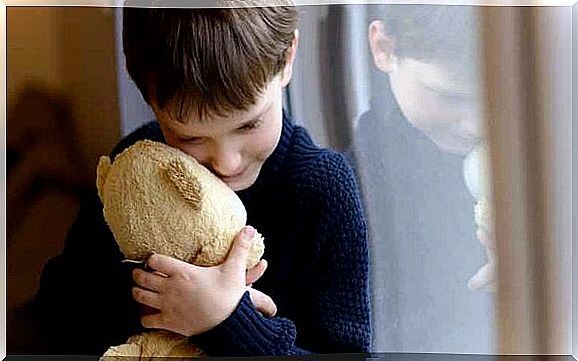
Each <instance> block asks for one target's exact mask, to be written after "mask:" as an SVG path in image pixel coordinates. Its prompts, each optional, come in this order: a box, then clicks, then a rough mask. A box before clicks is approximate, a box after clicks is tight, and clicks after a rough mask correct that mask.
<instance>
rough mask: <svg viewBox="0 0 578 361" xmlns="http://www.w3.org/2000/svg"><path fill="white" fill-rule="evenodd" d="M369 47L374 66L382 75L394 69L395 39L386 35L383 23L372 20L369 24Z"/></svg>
mask: <svg viewBox="0 0 578 361" xmlns="http://www.w3.org/2000/svg"><path fill="white" fill-rule="evenodd" d="M368 37H369V47H370V48H371V54H372V55H373V62H374V63H375V66H376V67H377V68H378V69H379V70H381V71H382V72H384V73H390V72H392V71H393V70H394V69H395V65H396V64H395V62H396V58H395V39H393V38H392V37H391V36H389V35H388V34H387V31H386V30H385V27H384V25H383V21H381V20H374V21H372V22H371V24H369V31H368Z"/></svg>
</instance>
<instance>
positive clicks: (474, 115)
mask: <svg viewBox="0 0 578 361" xmlns="http://www.w3.org/2000/svg"><path fill="white" fill-rule="evenodd" d="M369 41H370V47H371V51H372V55H373V59H374V62H375V65H376V66H377V68H378V69H380V70H381V71H383V72H384V73H387V74H388V76H389V80H390V85H391V89H392V91H393V94H394V96H395V98H396V101H397V103H398V104H399V107H400V109H401V111H402V113H403V115H404V116H405V117H406V118H407V120H408V121H409V122H410V123H411V124H412V125H413V126H414V127H416V128H417V129H419V130H421V131H422V132H423V133H425V134H426V135H427V136H428V137H429V138H430V139H431V140H432V141H433V142H434V143H436V145H437V146H438V147H439V148H440V149H442V150H444V151H447V152H452V153H458V154H466V153H468V152H469V151H470V150H471V149H472V148H473V147H474V146H475V145H476V144H477V143H478V142H479V140H480V138H481V137H482V129H481V125H482V123H481V121H482V118H481V116H482V114H481V104H482V102H481V96H480V92H479V80H478V78H477V75H478V74H477V69H476V66H475V64H471V62H468V61H464V60H463V59H468V57H466V56H465V55H468V54H466V52H467V51H468V50H466V49H468V47H467V46H466V45H471V44H464V50H463V52H462V53H460V54H453V55H455V57H454V56H452V57H447V58H448V59H449V60H447V61H446V60H439V59H428V60H417V59H414V58H411V57H404V58H397V57H396V56H395V39H392V38H391V37H389V36H388V35H387V34H386V32H385V29H384V24H383V23H382V22H381V21H374V22H372V23H371V24H370V26H369ZM455 59H462V60H461V61H455ZM469 59H471V57H470V58H469Z"/></svg>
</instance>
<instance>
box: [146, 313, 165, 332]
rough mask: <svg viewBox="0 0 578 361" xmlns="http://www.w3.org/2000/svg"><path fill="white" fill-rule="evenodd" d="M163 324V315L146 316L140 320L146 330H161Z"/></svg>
mask: <svg viewBox="0 0 578 361" xmlns="http://www.w3.org/2000/svg"><path fill="white" fill-rule="evenodd" d="M162 322H163V315H162V313H160V312H159V313H155V314H151V315H144V316H142V317H141V318H140V323H141V324H142V325H143V327H145V328H161V325H162Z"/></svg>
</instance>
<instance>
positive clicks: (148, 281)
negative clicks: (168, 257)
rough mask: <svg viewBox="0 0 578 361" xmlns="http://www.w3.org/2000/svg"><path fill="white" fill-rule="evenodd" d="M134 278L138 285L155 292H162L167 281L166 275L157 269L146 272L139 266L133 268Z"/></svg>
mask: <svg viewBox="0 0 578 361" xmlns="http://www.w3.org/2000/svg"><path fill="white" fill-rule="evenodd" d="M132 278H133V280H134V282H135V283H136V284H137V285H138V286H140V287H142V288H146V289H148V290H151V291H155V292H160V290H161V289H162V288H163V285H164V281H165V277H163V276H161V275H160V274H158V272H156V271H154V272H146V271H143V270H141V269H138V268H136V269H135V270H133V272H132Z"/></svg>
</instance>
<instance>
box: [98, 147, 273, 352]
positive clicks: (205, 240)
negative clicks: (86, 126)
mask: <svg viewBox="0 0 578 361" xmlns="http://www.w3.org/2000/svg"><path fill="white" fill-rule="evenodd" d="M97 190H98V196H99V198H100V199H101V201H102V204H103V215H104V219H105V221H106V223H107V224H108V226H109V228H110V229H111V231H112V233H113V235H114V238H115V240H116V242H117V244H118V246H119V249H120V250H121V252H122V253H123V255H124V256H125V258H126V259H125V261H128V262H135V263H144V261H145V260H146V259H147V258H148V256H150V255H151V254H153V253H159V254H164V255H168V256H171V257H174V258H177V259H180V260H182V261H186V262H189V263H192V264H194V265H197V266H214V265H218V264H220V263H222V262H224V260H225V258H226V257H227V254H228V252H229V249H230V248H231V246H232V243H233V241H234V239H235V237H236V236H237V234H238V233H239V232H240V230H241V229H242V227H243V226H245V223H246V221H247V213H246V210H245V207H244V205H243V203H242V202H241V200H240V199H239V197H238V196H237V195H236V194H235V192H234V191H233V190H232V189H230V188H229V187H228V186H227V185H226V184H225V183H224V182H223V181H221V180H220V179H219V178H218V177H216V176H215V175H214V174H213V173H211V172H210V171H209V170H208V169H207V168H205V167H204V166H203V165H201V164H199V163H198V162H197V161H196V160H195V159H194V158H193V157H191V156H189V155H187V154H186V153H184V152H182V151H181V150H179V149H177V148H173V147H171V146H169V145H166V144H164V143H160V142H154V141H150V140H142V141H138V142H136V143H135V144H133V145H132V146H130V147H129V148H127V149H125V150H124V151H123V152H122V153H120V154H118V155H117V156H116V157H115V159H114V162H111V160H110V158H109V157H107V156H102V157H101V158H100V160H99V163H98V166H97ZM264 247H265V246H264V242H263V237H262V236H261V234H260V233H259V232H255V236H254V238H253V246H252V248H251V250H250V252H249V257H248V260H247V269H249V268H251V267H253V266H255V265H256V264H257V263H258V262H259V260H260V259H261V257H262V256H263V253H264ZM128 356H132V357H139V359H140V360H148V359H152V357H160V356H163V357H171V356H172V357H187V358H190V357H201V356H206V355H205V354H204V353H203V351H202V350H200V349H199V348H198V347H196V346H195V345H193V344H191V343H190V342H189V340H188V339H187V338H186V337H184V336H181V335H178V334H176V333H172V332H169V331H164V330H150V331H146V332H143V333H141V334H138V335H134V336H132V337H130V338H129V339H128V340H127V342H126V343H125V344H122V345H118V346H113V347H111V348H109V349H108V350H107V351H106V353H105V354H104V355H103V356H102V358H101V360H103V361H104V360H116V359H118V360H121V359H126V357H128Z"/></svg>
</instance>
